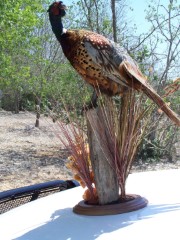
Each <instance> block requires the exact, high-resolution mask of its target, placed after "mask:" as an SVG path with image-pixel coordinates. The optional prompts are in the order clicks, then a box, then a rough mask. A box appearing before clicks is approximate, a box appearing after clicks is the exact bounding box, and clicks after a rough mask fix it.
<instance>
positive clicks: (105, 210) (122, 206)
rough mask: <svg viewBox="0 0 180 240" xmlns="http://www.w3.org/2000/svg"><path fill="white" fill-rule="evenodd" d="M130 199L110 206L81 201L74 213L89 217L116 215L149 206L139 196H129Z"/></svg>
mask: <svg viewBox="0 0 180 240" xmlns="http://www.w3.org/2000/svg"><path fill="white" fill-rule="evenodd" d="M128 197H130V200H128V201H124V202H120V203H115V204H108V205H90V204H86V203H85V202H84V201H81V202H79V203H78V204H77V205H76V206H75V207H74V208H73V212H74V213H77V214H80V215H89V216H103V215H115V214H121V213H127V212H132V211H136V210H138V209H141V208H144V207H146V206H147V204H148V201H147V199H145V198H143V197H141V196H139V195H135V194H129V195H128Z"/></svg>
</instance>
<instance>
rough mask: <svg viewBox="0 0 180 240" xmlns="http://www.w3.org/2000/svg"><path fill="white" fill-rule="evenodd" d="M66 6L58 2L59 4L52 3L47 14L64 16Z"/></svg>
mask: <svg viewBox="0 0 180 240" xmlns="http://www.w3.org/2000/svg"><path fill="white" fill-rule="evenodd" d="M65 10H66V6H65V5H64V4H63V3H62V2H61V1H60V2H54V3H53V4H52V5H51V6H50V8H49V10H48V12H50V13H52V14H53V15H55V16H58V15H60V16H61V17H63V16H65V14H66V12H65Z"/></svg>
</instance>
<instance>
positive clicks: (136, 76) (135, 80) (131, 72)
mask: <svg viewBox="0 0 180 240" xmlns="http://www.w3.org/2000/svg"><path fill="white" fill-rule="evenodd" d="M121 67H122V68H123V70H124V71H125V73H126V74H127V75H128V76H129V77H130V79H132V84H134V87H135V89H137V90H141V91H143V92H144V93H145V94H146V95H147V96H148V97H149V98H150V99H151V100H152V101H153V102H155V103H156V104H157V105H158V106H159V107H160V109H161V110H162V111H163V112H164V113H165V114H166V115H167V116H168V117H169V118H170V119H171V120H172V121H173V122H174V123H175V124H176V125H177V126H180V119H179V118H178V116H177V114H176V113H175V112H174V111H173V110H171V109H170V107H168V106H167V104H166V103H165V102H164V100H163V99H162V98H161V97H160V96H159V95H158V94H157V93H156V91H155V90H154V89H153V88H152V87H151V86H150V85H149V84H148V83H147V81H146V78H145V77H144V76H143V75H142V74H141V72H140V71H138V69H134V68H133V67H132V66H131V65H130V64H129V63H128V62H126V61H124V62H123V63H122V65H121Z"/></svg>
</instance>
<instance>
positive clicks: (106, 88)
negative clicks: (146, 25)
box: [48, 1, 180, 126]
mask: <svg viewBox="0 0 180 240" xmlns="http://www.w3.org/2000/svg"><path fill="white" fill-rule="evenodd" d="M65 10H66V6H65V5H64V4H63V3H62V2H61V1H60V2H54V3H52V4H51V5H50V6H49V9H48V12H49V20H50V23H51V26H52V31H53V32H54V34H55V36H56V38H57V40H58V41H59V42H60V44H61V47H62V50H63V52H64V55H65V56H66V57H67V59H68V60H69V62H70V63H71V65H72V66H73V67H74V68H75V70H76V71H77V72H78V73H79V74H80V75H81V76H82V78H83V79H84V80H85V81H86V82H88V83H89V84H90V85H91V86H93V87H94V89H96V90H97V89H98V91H99V90H100V91H101V92H102V93H104V94H107V95H109V96H115V95H121V94H123V93H124V92H125V91H127V89H128V88H132V89H134V90H137V91H142V92H143V93H145V94H146V95H147V96H148V97H149V98H150V99H151V100H153V101H154V102H155V103H156V104H157V105H158V106H159V107H160V109H161V110H162V111H163V112H164V113H165V114H166V115H167V116H168V117H169V118H170V119H171V120H172V121H173V122H174V123H175V124H176V125H178V126H180V119H179V118H178V116H177V115H176V114H175V113H174V112H173V111H172V110H171V109H170V108H169V107H168V106H167V105H166V103H165V102H164V101H163V99H162V98H161V97H160V96H159V95H158V94H157V93H156V91H155V90H154V89H153V88H152V87H151V86H150V85H149V84H148V82H147V79H146V77H145V76H144V75H143V74H142V72H141V71H140V69H139V68H138V65H137V63H136V62H135V61H134V60H133V59H132V58H131V57H130V56H129V55H128V53H127V51H126V50H125V49H124V48H123V47H121V46H119V45H118V44H116V43H114V42H113V41H111V40H109V39H107V38H105V37H104V36H102V35H100V34H97V33H95V32H91V31H87V30H73V29H72V30H66V29H65V28H63V24H62V17H64V16H65V14H66V11H65ZM98 91H97V92H98Z"/></svg>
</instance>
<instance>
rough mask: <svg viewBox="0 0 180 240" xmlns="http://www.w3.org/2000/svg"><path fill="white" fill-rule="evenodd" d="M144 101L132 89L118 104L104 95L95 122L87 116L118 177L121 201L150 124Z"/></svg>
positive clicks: (150, 109)
mask: <svg viewBox="0 0 180 240" xmlns="http://www.w3.org/2000/svg"><path fill="white" fill-rule="evenodd" d="M143 100H144V99H143V96H142V95H139V94H137V93H136V92H134V91H131V90H129V91H128V92H126V94H124V95H123V96H122V97H121V99H120V101H119V102H118V103H117V102H116V99H114V100H113V99H112V98H109V97H107V96H103V97H102V101H101V104H100V106H99V110H98V111H97V116H96V117H97V118H98V121H93V118H92V117H91V116H88V120H89V122H90V124H91V127H92V129H93V131H94V133H95V135H96V136H97V139H98V142H99V145H100V147H101V150H102V151H103V153H104V155H105V156H106V160H107V161H108V162H109V163H110V165H111V166H112V167H113V169H114V170H115V172H116V174H117V178H118V181H119V186H120V189H121V198H125V197H126V193H125V184H126V179H127V177H128V174H129V171H130V169H131V167H132V163H133V160H134V158H135V156H136V154H137V150H138V146H139V144H140V143H141V141H142V139H143V137H144V134H145V129H146V127H147V126H148V124H149V121H150V117H149V116H150V112H151V111H152V105H146V104H142V102H143ZM88 114H90V113H88Z"/></svg>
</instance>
